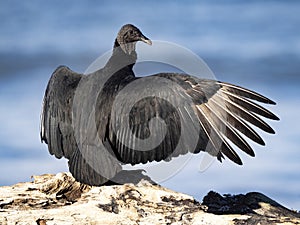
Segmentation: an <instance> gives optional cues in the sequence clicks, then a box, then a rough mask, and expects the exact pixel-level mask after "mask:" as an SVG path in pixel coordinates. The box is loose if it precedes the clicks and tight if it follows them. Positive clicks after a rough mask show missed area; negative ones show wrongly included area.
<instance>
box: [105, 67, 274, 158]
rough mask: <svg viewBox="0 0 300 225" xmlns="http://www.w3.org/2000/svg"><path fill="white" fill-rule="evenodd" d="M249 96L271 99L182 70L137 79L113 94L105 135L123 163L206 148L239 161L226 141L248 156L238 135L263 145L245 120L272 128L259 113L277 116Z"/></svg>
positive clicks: (214, 154) (259, 126)
mask: <svg viewBox="0 0 300 225" xmlns="http://www.w3.org/2000/svg"><path fill="white" fill-rule="evenodd" d="M119 96H120V97H119ZM252 100H255V101H258V102H262V103H267V104H275V103H274V102H273V101H271V100H270V99H268V98H266V97H264V96H262V95H260V94H258V93H255V92H253V91H250V90H248V89H245V88H242V87H239V86H235V85H232V84H228V83H224V82H219V81H214V80H207V79H198V78H195V77H191V76H188V75H184V74H172V73H161V74H156V75H153V76H150V77H143V78H139V79H136V80H135V81H134V82H131V83H130V85H129V87H128V88H127V86H126V87H125V88H123V90H122V91H121V92H120V93H119V95H118V96H117V97H116V99H115V102H114V105H115V107H113V110H112V119H111V121H110V134H109V137H110V140H111V142H112V145H113V146H114V147H115V151H117V155H118V157H119V160H121V161H122V162H124V163H131V164H138V163H146V162H151V161H160V160H168V159H170V158H172V157H176V156H178V155H181V154H186V153H188V152H192V153H198V152H200V151H206V152H208V153H209V154H211V155H213V156H216V157H217V158H218V159H219V160H220V161H221V159H222V158H223V155H226V156H227V157H228V158H229V159H231V160H232V161H234V162H235V163H237V164H242V161H241V159H240V157H239V156H238V154H237V153H236V152H235V151H234V149H233V147H232V144H234V145H236V146H237V147H238V148H240V149H241V150H242V151H244V152H246V153H247V154H249V155H251V156H254V151H253V150H252V149H251V147H250V145H249V144H248V143H247V141H246V140H245V138H244V137H243V136H242V135H241V134H244V135H245V136H246V137H248V138H250V139H251V140H253V141H254V142H257V143H259V144H261V145H264V142H263V140H262V138H261V137H260V136H259V135H258V134H257V132H256V131H255V130H254V129H253V128H252V127H251V126H250V124H252V125H254V126H256V127H258V128H260V129H262V130H264V131H266V132H268V133H274V130H273V129H272V128H271V127H270V126H269V125H268V124H267V123H266V122H264V121H263V120H262V119H261V118H260V117H259V116H263V117H266V118H268V119H273V120H278V117H277V116H275V115H274V114H273V113H271V112H270V111H268V110H267V109H265V108H263V107H262V106H260V105H258V104H257V103H255V102H254V101H252ZM257 115H259V116H257ZM230 142H231V143H232V144H230Z"/></svg>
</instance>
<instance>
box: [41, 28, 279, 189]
mask: <svg viewBox="0 0 300 225" xmlns="http://www.w3.org/2000/svg"><path fill="white" fill-rule="evenodd" d="M138 41H142V42H145V43H147V44H149V45H151V44H152V42H151V41H150V40H149V39H148V38H147V37H145V36H144V35H143V34H142V33H141V31H140V30H139V29H138V28H137V27H135V26H133V25H131V24H127V25H124V26H123V27H122V28H121V29H120V31H119V33H118V35H117V38H116V39H115V42H114V48H113V52H112V55H111V57H110V58H109V60H108V61H107V63H106V64H105V66H104V67H103V68H102V69H99V70H97V71H95V72H92V73H90V74H88V75H83V74H78V73H76V72H73V71H72V70H70V69H69V68H68V67H66V66H60V67H58V68H57V69H56V70H55V71H54V72H53V74H52V76H51V78H50V80H49V83H48V85H47V89H46V92H45V96H44V101H43V108H42V114H41V132H40V136H41V141H42V142H45V143H46V144H47V145H48V150H49V152H50V153H51V154H52V155H55V157H57V158H61V157H65V158H67V159H68V160H69V169H70V172H71V173H72V174H73V176H74V177H75V178H76V179H77V180H78V181H80V182H83V183H86V184H90V185H102V184H103V183H105V182H106V181H108V180H110V179H113V178H114V177H115V176H116V175H117V174H120V172H121V171H122V167H121V165H122V164H131V165H135V164H139V163H147V162H152V161H161V160H170V159H172V158H173V157H177V156H179V155H183V154H186V153H188V152H191V153H199V152H200V151H205V152H207V153H209V154H210V155H213V156H216V157H217V159H219V161H221V160H222V159H223V158H224V155H225V156H226V157H228V158H229V159H230V160H232V161H233V162H235V163H237V164H240V165H241V164H242V161H241V159H240V157H239V156H238V154H237V153H236V152H235V150H234V149H233V147H232V145H235V146H236V147H238V148H239V149H241V150H242V151H244V152H246V153H247V154H249V155H251V156H254V151H253V150H252V148H251V147H250V145H249V144H248V142H247V141H246V140H245V137H247V138H249V139H251V140H252V141H254V142H256V143H258V144H261V145H264V144H265V143H264V141H263V140H262V138H261V137H260V136H259V135H258V133H257V132H256V131H255V129H253V127H252V126H256V127H258V128H260V129H262V130H263V131H265V132H268V133H275V132H274V130H273V129H272V128H271V127H270V126H269V125H268V124H267V123H266V122H265V121H264V120H262V119H261V117H266V118H268V119H273V120H279V119H278V117H277V116H276V115H274V114H273V113H271V112H270V111H268V110H267V109H265V108H264V107H262V106H261V105H259V104H258V103H256V102H261V103H266V104H275V102H274V101H272V100H270V99H269V98H267V97H264V96H262V95H261V94H258V93H256V92H254V91H251V90H248V89H246V88H243V87H240V86H236V85H233V84H230V83H225V82H220V81H216V80H210V79H200V78H197V77H193V76H190V75H188V74H180V73H159V74H154V75H151V76H147V77H136V76H135V74H134V72H133V66H134V64H135V63H136V60H137V53H136V51H135V48H136V43H137V42H138ZM182 137H184V138H185V140H183V141H182ZM124 176H126V175H124Z"/></svg>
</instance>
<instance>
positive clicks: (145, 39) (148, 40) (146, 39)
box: [140, 35, 152, 45]
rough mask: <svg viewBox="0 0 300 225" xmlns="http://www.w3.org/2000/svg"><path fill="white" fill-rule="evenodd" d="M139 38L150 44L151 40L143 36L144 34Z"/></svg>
mask: <svg viewBox="0 0 300 225" xmlns="http://www.w3.org/2000/svg"><path fill="white" fill-rule="evenodd" d="M140 40H141V41H142V42H144V43H146V44H148V45H152V41H151V40H150V39H149V38H147V37H145V36H144V35H142V36H141V37H140Z"/></svg>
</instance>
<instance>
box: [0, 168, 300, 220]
mask: <svg viewBox="0 0 300 225" xmlns="http://www.w3.org/2000/svg"><path fill="white" fill-rule="evenodd" d="M33 178H34V180H33V181H32V182H26V183H18V184H15V185H13V186H4V187H0V224H2V225H5V224H41V225H45V224H47V225H51V224H59V225H60V224H300V214H299V212H296V211H292V210H289V209H287V208H285V207H283V206H281V205H280V204H278V203H277V202H275V201H274V200H272V199H270V198H268V197H267V196H265V195H263V194H261V193H254V192H253V193H248V194H246V195H242V194H241V195H225V196H222V195H220V194H218V193H215V192H209V193H208V194H207V195H206V196H205V197H204V199H203V201H202V203H200V202H198V201H196V200H195V199H194V198H193V197H191V196H188V195H185V194H182V193H178V192H174V191H172V190H169V189H166V188H164V187H161V186H159V185H155V184H152V183H150V182H149V181H145V180H142V181H140V182H139V183H138V184H124V185H106V186H102V187H92V186H88V185H84V184H80V183H79V182H76V181H75V179H74V178H73V177H72V176H71V175H70V174H69V173H59V174H57V175H51V174H47V175H41V176H33Z"/></svg>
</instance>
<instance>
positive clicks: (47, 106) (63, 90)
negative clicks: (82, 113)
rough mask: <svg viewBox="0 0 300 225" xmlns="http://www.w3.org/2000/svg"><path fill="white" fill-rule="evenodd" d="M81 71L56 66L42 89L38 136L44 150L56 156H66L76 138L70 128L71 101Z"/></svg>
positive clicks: (68, 157) (74, 145)
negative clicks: (42, 98)
mask: <svg viewBox="0 0 300 225" xmlns="http://www.w3.org/2000/svg"><path fill="white" fill-rule="evenodd" d="M81 77H82V76H81V75H80V74H77V73H75V72H73V71H72V70H70V69H69V68H68V67H66V66H60V67H58V68H57V69H56V70H55V71H54V72H53V74H52V76H51V78H50V80H49V82H48V85H47V89H46V92H45V96H44V100H43V107H42V114H41V126H40V129H41V130H40V137H41V141H42V142H43V141H44V142H45V143H46V144H47V145H48V150H49V152H50V153H51V154H52V155H55V157H57V158H61V157H62V156H64V157H66V158H67V159H70V157H71V156H72V153H73V151H74V149H76V148H77V147H76V141H75V139H74V131H73V128H72V103H73V96H74V92H75V90H76V87H77V85H78V83H79V81H80V79H81Z"/></svg>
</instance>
